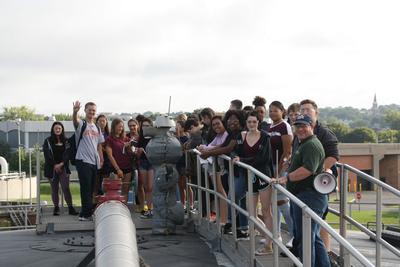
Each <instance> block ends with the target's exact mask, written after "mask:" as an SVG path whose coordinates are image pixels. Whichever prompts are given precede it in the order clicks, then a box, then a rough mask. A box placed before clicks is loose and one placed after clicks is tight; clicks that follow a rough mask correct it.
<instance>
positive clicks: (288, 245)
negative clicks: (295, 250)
mask: <svg viewBox="0 0 400 267" xmlns="http://www.w3.org/2000/svg"><path fill="white" fill-rule="evenodd" d="M293 239H294V237H292V238H291V239H290V240H289V241H288V242H287V243H286V244H285V246H286V247H287V248H292V247H293Z"/></svg>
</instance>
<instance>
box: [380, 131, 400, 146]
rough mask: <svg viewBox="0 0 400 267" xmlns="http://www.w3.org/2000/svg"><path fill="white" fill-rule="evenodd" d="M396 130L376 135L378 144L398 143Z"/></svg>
mask: <svg viewBox="0 0 400 267" xmlns="http://www.w3.org/2000/svg"><path fill="white" fill-rule="evenodd" d="M399 133H400V131H398V130H382V131H380V132H379V133H378V141H379V143H398V142H399V140H398V136H399Z"/></svg>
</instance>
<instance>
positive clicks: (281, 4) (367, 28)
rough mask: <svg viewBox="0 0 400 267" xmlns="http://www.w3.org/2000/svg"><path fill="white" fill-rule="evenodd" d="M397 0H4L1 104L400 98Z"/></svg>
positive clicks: (215, 104) (146, 106) (53, 107)
mask: <svg viewBox="0 0 400 267" xmlns="http://www.w3.org/2000/svg"><path fill="white" fill-rule="evenodd" d="M399 11H400V1H397V0H393V1H389V0H388V1H370V0H354V1H353V0H337V1H321V0H302V1H298V0H286V1H282V0H262V1H261V0H254V1H248V0H243V1H242V0H238V1H236V0H218V1H215V0H202V1H190V0H169V1H161V0H160V1H142V0H141V1H138V0H129V1H104V0H96V1H83V0H69V1H54V0H35V1H31V0H26V1H22V0H15V1H9V0H0V93H1V97H0V108H2V107H10V106H21V105H26V106H29V107H32V108H34V109H35V111H36V112H37V113H40V114H44V115H51V114H55V113H72V102H73V101H74V100H79V101H80V102H82V103H85V102H87V101H94V102H95V103H96V104H97V106H98V111H99V112H114V113H121V112H145V111H148V110H151V111H154V112H161V113H166V112H167V111H168V99H169V96H171V97H172V103H171V110H172V111H192V110H194V109H196V108H202V107H207V106H208V107H211V108H213V109H214V110H216V111H224V110H226V109H227V108H228V107H229V103H230V101H231V100H233V99H241V100H242V101H243V102H244V104H245V105H250V104H251V102H252V99H253V98H254V96H256V95H260V96H263V97H265V98H266V100H267V105H268V103H270V102H272V101H274V100H279V101H281V102H282V103H283V104H284V105H285V106H286V107H287V106H288V105H290V104H291V103H293V102H299V101H301V100H302V99H306V98H309V99H313V100H315V101H316V102H317V104H318V105H319V106H320V107H327V106H331V107H337V106H352V107H355V108H370V107H371V106H372V100H373V97H374V94H375V93H376V95H377V100H378V103H379V104H380V105H388V104H392V103H395V104H400V90H399V88H400V75H399V74H400V31H399V30H398V27H399V25H400V16H398V14H399Z"/></svg>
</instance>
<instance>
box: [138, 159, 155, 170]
mask: <svg viewBox="0 0 400 267" xmlns="http://www.w3.org/2000/svg"><path fill="white" fill-rule="evenodd" d="M153 169H154V168H153V165H151V163H150V162H149V161H148V160H147V159H140V160H139V170H141V171H150V170H153Z"/></svg>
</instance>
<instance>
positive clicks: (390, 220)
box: [326, 208, 400, 229]
mask: <svg viewBox="0 0 400 267" xmlns="http://www.w3.org/2000/svg"><path fill="white" fill-rule="evenodd" d="M375 214H376V213H375V211H374V210H361V211H358V210H353V211H352V213H351V217H352V218H353V219H354V220H356V221H357V222H359V223H361V224H363V225H367V223H368V222H376V215H375ZM399 216H400V214H399V210H398V209H397V208H395V209H393V210H389V211H383V212H382V222H383V224H384V225H389V224H391V225H399V220H400V218H399ZM326 221H327V222H328V223H329V224H331V226H333V227H334V228H339V217H338V216H336V215H333V214H328V217H327V219H326ZM353 228H354V229H355V227H353Z"/></svg>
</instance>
